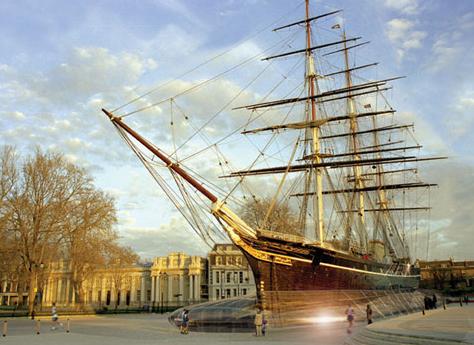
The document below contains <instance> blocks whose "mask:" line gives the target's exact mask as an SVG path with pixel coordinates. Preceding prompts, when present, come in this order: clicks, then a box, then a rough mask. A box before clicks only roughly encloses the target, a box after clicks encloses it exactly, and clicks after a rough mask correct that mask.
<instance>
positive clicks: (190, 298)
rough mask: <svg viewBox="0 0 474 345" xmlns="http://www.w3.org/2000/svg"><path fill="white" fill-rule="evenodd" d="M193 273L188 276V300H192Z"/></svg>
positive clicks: (193, 298)
mask: <svg viewBox="0 0 474 345" xmlns="http://www.w3.org/2000/svg"><path fill="white" fill-rule="evenodd" d="M194 300H195V297H194V275H190V276H189V302H194Z"/></svg>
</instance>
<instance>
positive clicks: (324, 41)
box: [102, 0, 444, 300]
mask: <svg viewBox="0 0 474 345" xmlns="http://www.w3.org/2000/svg"><path fill="white" fill-rule="evenodd" d="M299 9H300V10H301V13H304V14H305V16H304V17H303V18H302V19H301V20H297V21H294V22H290V23H281V25H278V26H277V27H275V28H273V31H275V32H276V34H277V35H281V36H280V37H282V39H281V40H280V41H279V44H274V45H272V46H271V47H269V48H268V49H261V50H259V51H258V52H257V54H256V55H255V56H252V57H250V58H248V59H247V58H245V57H244V61H243V62H239V63H238V64H237V65H236V66H237V67H232V68H230V69H229V71H233V72H235V69H236V68H238V69H239V71H240V69H241V68H243V67H245V65H246V64H247V65H248V62H249V61H250V60H252V61H253V62H257V63H256V64H255V65H256V66H261V69H256V68H253V69H251V71H250V72H248V73H244V72H242V73H240V72H239V78H238V80H237V81H236V82H234V83H232V84H230V83H228V84H226V85H228V86H229V85H230V86H229V87H228V88H226V89H222V95H220V94H218V93H211V96H209V92H208V93H207V95H208V96H207V97H208V98H207V99H204V100H202V99H201V101H202V102H203V103H204V105H203V106H204V108H205V107H206V105H207V104H209V113H208V114H207V115H208V117H207V118H205V117H204V115H203V114H201V113H202V112H201V113H199V115H196V114H197V113H198V110H196V109H193V103H192V101H186V100H184V99H185V98H184V97H186V96H187V95H189V94H192V93H193V92H195V91H196V90H197V89H198V88H200V87H207V86H208V85H210V84H212V83H213V82H215V81H216V80H221V81H222V76H225V73H226V72H219V73H216V75H215V76H212V77H209V78H207V79H201V80H199V81H198V82H194V83H190V82H188V83H181V84H185V86H183V85H181V86H180V89H179V90H178V92H177V94H176V95H171V96H169V97H168V96H164V95H163V96H162V98H159V97H160V96H161V95H160V88H157V89H154V90H152V91H150V92H148V93H146V94H144V95H142V96H139V97H137V98H136V99H133V100H132V101H130V102H128V103H126V104H125V105H124V106H120V107H118V108H116V109H102V111H103V112H104V113H105V114H106V115H107V116H108V118H109V119H110V121H111V123H112V124H113V126H114V127H115V128H116V129H117V131H118V133H119V135H120V136H121V137H122V138H123V140H124V141H125V142H126V143H127V145H129V146H130V148H131V149H132V151H133V152H134V153H135V154H136V155H137V156H138V158H139V159H140V160H141V162H142V163H143V164H144V166H145V167H146V169H147V170H148V171H149V172H150V173H151V175H152V176H153V178H154V179H155V180H156V182H157V183H158V185H159V186H160V187H161V189H162V190H163V192H164V193H165V194H166V195H167V196H168V198H169V200H170V201H171V202H172V203H173V205H174V206H175V207H176V209H177V210H178V211H179V212H180V213H181V215H182V216H183V217H184V219H186V221H187V223H188V224H189V225H190V227H191V228H192V229H194V231H195V232H196V233H197V234H198V235H199V236H200V237H201V238H202V239H203V240H204V241H205V242H206V243H215V242H222V241H223V240H224V239H225V238H226V237H227V238H228V239H230V240H231V241H232V242H233V243H234V244H235V245H236V246H237V247H238V248H240V250H241V251H242V252H243V253H244V255H245V256H246V258H247V259H248V262H249V264H250V267H251V269H252V271H253V274H254V277H255V281H256V284H257V295H258V297H259V299H260V300H261V299H263V298H264V296H265V294H266V293H271V292H275V291H276V292H281V293H283V292H286V293H287V295H288V296H291V295H292V294H293V293H295V296H296V295H297V294H296V292H304V291H320V290H393V289H416V288H417V287H418V283H419V278H420V275H419V270H418V268H417V267H416V265H415V264H414V262H413V259H412V258H411V256H410V248H409V246H408V243H409V242H411V243H416V231H418V221H420V220H424V221H421V222H419V223H420V224H424V225H425V226H426V224H427V221H426V218H427V216H428V214H429V210H430V207H429V204H428V203H427V201H428V199H429V192H430V188H431V187H433V186H436V185H435V184H433V183H427V182H424V181H422V180H421V178H420V175H419V168H418V166H419V164H420V163H421V162H423V161H429V160H435V159H441V158H444V157H427V156H420V154H419V153H420V150H421V145H420V144H419V143H418V142H417V141H416V139H415V137H414V136H413V124H410V123H404V121H403V118H402V117H400V119H399V116H398V114H397V112H396V110H395V109H393V108H392V107H391V106H390V104H389V103H388V95H387V92H388V91H389V90H390V89H391V88H392V86H391V83H392V82H395V81H396V80H398V79H400V78H402V77H390V76H387V77H383V78H371V77H369V75H376V74H377V73H376V72H374V71H373V70H374V69H375V68H377V65H378V63H377V62H372V61H364V59H363V58H358V57H359V55H356V53H357V54H359V53H360V52H361V51H363V50H364V51H365V50H366V49H367V44H368V43H369V42H367V41H364V40H363V39H362V38H361V37H358V36H349V35H347V34H346V32H345V29H344V25H343V22H342V21H340V20H339V21H338V18H340V15H341V13H342V12H341V11H340V10H334V11H330V12H328V13H321V14H317V13H315V14H312V13H311V6H310V3H309V0H306V1H305V2H304V3H303V6H302V7H299ZM319 32H322V33H323V34H322V35H318V33H319ZM328 37H329V38H333V39H328ZM277 49H278V50H279V51H277ZM356 58H357V59H356ZM356 60H357V63H356ZM359 61H364V62H363V63H359ZM184 75H186V74H184ZM245 76H249V78H250V81H248V82H244V81H243V80H242V79H243V78H244V77H245ZM280 77H281V78H280ZM259 78H263V82H261V83H260V84H258V90H257V86H255V89H254V88H253V87H254V85H256V80H258V79H259ZM173 82H176V81H173V80H171V81H168V84H167V85H169V84H170V83H173ZM273 82H276V83H275V84H274V85H273V84H272V83H273ZM224 84H225V83H224ZM219 85H222V84H219ZM236 86H238V87H236ZM264 87H267V88H268V92H266V93H264V92H263V91H261V90H263V88H264ZM165 89H166V88H162V89H161V90H162V91H163V90H165ZM168 89H169V88H168ZM216 89H217V90H219V87H216V88H214V89H213V90H216ZM168 91H169V90H168ZM231 91H232V92H233V93H232V95H231V97H230V98H226V97H227V96H226V95H228V94H229V93H230V92H231ZM163 92H165V91H163ZM152 93H154V94H155V96H156V94H158V96H157V97H158V99H157V98H154V99H151V98H150V94H152ZM182 99H183V100H182ZM181 100H182V101H181ZM218 101H222V103H224V104H222V105H219V107H217V110H216V105H215V103H216V102H218ZM245 101H247V102H245ZM134 102H135V103H136V102H140V103H139V104H140V105H139V106H137V107H136V108H134V109H132V110H127V107H128V108H129V107H130V106H133V104H134ZM186 106H188V109H186ZM157 107H158V108H159V114H156V118H154V122H153V124H154V125H153V126H154V127H155V128H156V127H157V126H158V129H157V131H159V132H160V133H161V134H160V135H156V136H154V137H158V138H161V139H159V142H156V141H155V143H152V141H151V140H149V139H147V138H145V136H144V135H142V134H139V133H138V130H137V129H136V127H134V126H133V123H138V122H132V123H131V122H129V121H128V119H129V118H128V116H130V115H139V114H140V113H143V112H145V113H146V116H147V117H151V116H155V115H154V114H153V111H154V110H156V109H157ZM163 114H167V115H163ZM168 116H170V117H169V118H170V121H169V122H168V120H165V119H168ZM193 117H194V118H196V122H195V123H192V119H193ZM160 121H162V122H160ZM160 123H161V124H162V126H163V127H162V128H160V127H159V126H160ZM213 125H214V127H213ZM138 127H140V128H141V129H143V128H146V127H145V126H143V125H139V126H138ZM179 135H183V136H184V138H182V139H176V138H177V137H178V136H179ZM197 139H199V140H201V141H200V142H201V146H199V145H196V144H192V141H193V140H197ZM226 150H227V151H226ZM224 152H225V153H224ZM234 166H237V167H238V168H233V167H234Z"/></svg>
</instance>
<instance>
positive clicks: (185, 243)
mask: <svg viewBox="0 0 474 345" xmlns="http://www.w3.org/2000/svg"><path fill="white" fill-rule="evenodd" d="M121 241H122V242H123V243H125V244H127V245H129V246H131V247H132V248H134V249H135V250H136V251H137V252H138V254H139V255H140V256H141V257H142V258H153V257H156V256H165V255H168V254H169V253H171V252H185V253H186V254H189V255H201V256H205V255H206V253H207V252H208V251H209V247H208V246H207V245H206V244H205V243H204V242H203V241H202V240H201V239H200V238H199V237H198V236H197V235H196V234H194V233H192V230H191V229H189V225H188V224H187V223H186V222H185V221H184V220H183V219H182V218H173V219H172V220H171V221H170V222H169V223H165V224H162V225H160V226H159V227H132V226H131V227H126V228H124V229H123V230H122V238H121Z"/></svg>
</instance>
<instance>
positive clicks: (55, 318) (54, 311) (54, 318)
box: [51, 302, 62, 331]
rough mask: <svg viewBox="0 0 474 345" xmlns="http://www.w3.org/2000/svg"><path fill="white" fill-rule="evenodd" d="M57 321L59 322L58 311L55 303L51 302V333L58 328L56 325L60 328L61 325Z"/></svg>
mask: <svg viewBox="0 0 474 345" xmlns="http://www.w3.org/2000/svg"><path fill="white" fill-rule="evenodd" d="M58 320H59V317H58V310H57V308H56V302H53V306H52V307H51V321H53V325H52V326H51V330H52V331H54V330H55V329H56V328H58V324H59V325H61V326H62V324H60V323H59V321H58Z"/></svg>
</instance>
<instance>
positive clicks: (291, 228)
mask: <svg viewBox="0 0 474 345" xmlns="http://www.w3.org/2000/svg"><path fill="white" fill-rule="evenodd" d="M271 204H272V200H271V199H256V200H250V201H248V202H247V203H246V204H245V205H244V206H243V207H242V209H241V213H240V215H241V217H242V219H243V220H245V222H247V224H249V225H250V226H252V227H253V228H254V229H262V230H268V231H275V232H280V233H285V234H292V235H300V234H301V230H300V229H299V227H298V217H297V215H296V214H295V213H294V212H293V211H292V210H291V208H290V207H289V205H288V204H287V203H279V204H276V205H275V207H273V209H272V211H271V212H270V214H269V216H268V218H267V212H268V210H269V209H270V207H271Z"/></svg>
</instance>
